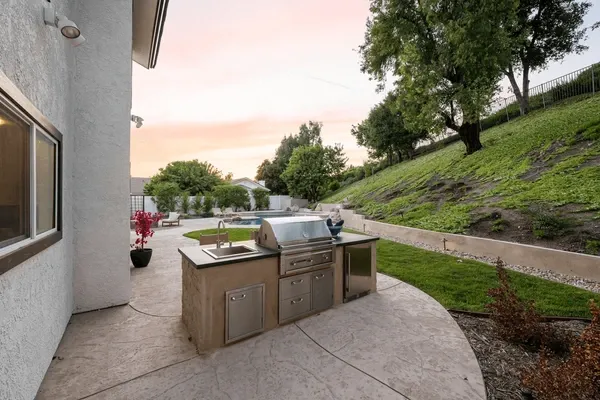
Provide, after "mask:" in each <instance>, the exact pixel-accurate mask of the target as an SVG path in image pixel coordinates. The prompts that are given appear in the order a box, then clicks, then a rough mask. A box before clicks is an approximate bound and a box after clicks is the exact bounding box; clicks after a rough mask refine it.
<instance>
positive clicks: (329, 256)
mask: <svg viewBox="0 0 600 400" xmlns="http://www.w3.org/2000/svg"><path fill="white" fill-rule="evenodd" d="M256 243H257V244H259V245H261V246H264V247H268V248H270V249H273V250H279V251H280V252H281V256H280V258H279V273H280V274H281V275H292V274H296V273H301V272H306V271H311V270H314V269H318V268H321V267H324V266H327V265H329V264H332V263H334V262H335V251H334V246H335V245H334V241H333V239H332V237H331V233H330V232H329V229H328V228H327V224H326V223H325V221H324V220H323V219H322V218H320V217H310V216H309V217H286V218H266V219H264V220H263V222H262V225H261V226H260V229H259V231H258V235H257V237H256Z"/></svg>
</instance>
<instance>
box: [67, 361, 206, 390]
mask: <svg viewBox="0 0 600 400" xmlns="http://www.w3.org/2000/svg"><path fill="white" fill-rule="evenodd" d="M196 357H200V356H199V355H198V354H196V355H195V356H193V357H190V358H186V359H185V360H181V361H177V362H174V363H173V364H169V365H165V366H164V367H160V368H156V369H154V370H152V371H148V372H145V373H143V374H141V375H138V376H135V377H133V378H131V379H127V380H126V381H123V382H119V383H117V384H115V385H112V386H109V387H107V388H104V389H102V390H98V391H97V392H94V393H92V394H88V395H85V396H83V397H80V398H79V399H77V400H85V399H89V398H90V397H92V396H95V395H97V394H99V393H103V392H106V391H107V390H111V389H114V388H116V387H117V386H121V385H124V384H126V383H129V382H132V381H135V380H136V379H139V378H141V377H143V376H146V375H150V374H152V373H154V372H157V371H161V370H163V369H166V368H169V367H172V366H173V365H177V364H181V363H184V362H186V361H190V360H193V359H194V358H196Z"/></svg>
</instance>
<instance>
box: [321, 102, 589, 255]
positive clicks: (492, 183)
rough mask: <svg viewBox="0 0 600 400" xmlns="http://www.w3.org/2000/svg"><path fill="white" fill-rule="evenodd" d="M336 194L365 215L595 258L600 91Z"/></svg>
mask: <svg viewBox="0 0 600 400" xmlns="http://www.w3.org/2000/svg"><path fill="white" fill-rule="evenodd" d="M482 143H483V145H484V149H483V150H482V151H478V152H476V153H475V154H473V155H470V156H464V146H463V144H462V143H460V142H458V143H453V144H451V145H448V146H447V147H445V148H443V149H441V150H438V151H435V152H433V153H430V154H427V155H424V156H422V157H420V158H417V159H415V160H412V161H408V162H403V163H400V164H397V165H395V166H392V167H390V168H387V169H385V170H383V171H381V172H379V173H377V174H375V175H373V176H371V177H369V178H366V179H363V180H361V181H359V182H356V183H354V184H352V185H350V186H347V187H345V188H343V189H342V190H340V191H339V192H337V193H335V194H333V195H332V196H330V197H329V198H327V199H324V200H323V202H324V203H333V202H341V201H343V200H344V199H346V198H347V199H348V201H349V202H350V204H351V206H352V207H353V208H355V209H358V210H359V211H360V212H361V213H363V214H365V215H367V216H368V217H370V218H372V219H376V220H380V221H384V222H388V223H392V224H397V225H405V226H412V227H416V228H422V229H429V230H435V231H441V232H452V233H464V234H468V235H473V236H480V237H489V238H494V239H499V240H507V241H513V242H519V243H528V244H534V245H538V246H545V247H552V248H558V249H563V250H568V251H576V252H586V253H589V254H595V255H600V96H598V95H597V96H595V97H592V98H588V99H586V100H581V101H579V102H576V103H565V104H562V105H557V106H555V107H553V108H550V109H548V110H540V111H536V112H532V113H531V114H529V115H527V116H525V117H520V118H517V119H514V120H512V121H511V122H509V123H506V124H503V125H500V126H498V127H494V128H491V129H489V130H486V131H485V132H483V133H482Z"/></svg>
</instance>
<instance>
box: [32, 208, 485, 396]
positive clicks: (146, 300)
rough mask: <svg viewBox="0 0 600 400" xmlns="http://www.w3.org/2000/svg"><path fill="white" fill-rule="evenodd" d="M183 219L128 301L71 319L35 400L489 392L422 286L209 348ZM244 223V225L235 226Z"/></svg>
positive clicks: (390, 289)
mask: <svg viewBox="0 0 600 400" xmlns="http://www.w3.org/2000/svg"><path fill="white" fill-rule="evenodd" d="M216 221H217V220H215V219H212V220H185V221H183V222H182V226H180V227H173V228H164V229H158V230H157V232H156V234H155V236H154V238H153V239H151V242H150V244H151V247H152V248H153V249H154V255H153V259H152V262H151V263H150V265H149V266H148V267H147V268H145V269H139V270H138V269H132V270H131V279H132V286H133V294H132V298H131V303H130V305H128V306H120V307H115V308H111V309H106V310H100V311H94V312H89V313H85V314H78V315H74V316H73V317H72V318H71V322H70V324H69V326H68V327H67V330H66V332H65V335H64V337H63V339H62V342H61V344H60V346H59V348H58V350H57V352H56V357H55V359H54V361H53V362H52V364H51V366H50V369H49V370H48V372H47V374H46V377H45V379H44V382H43V383H42V386H41V388H40V391H39V393H38V397H37V398H38V399H53V400H54V399H94V400H100V399H277V400H282V399H412V400H435V399H440V400H441V399H443V400H453V399H457V400H458V399H465V400H466V399H469V400H472V399H485V388H484V383H483V378H482V376H481V371H480V369H479V366H478V364H477V360H476V358H475V355H474V354H473V351H472V350H471V347H470V346H469V343H468V342H467V340H466V338H465V337H464V335H463V333H462V331H461V330H460V328H459V327H458V325H457V324H456V323H455V322H454V320H453V319H452V317H451V316H450V315H449V314H448V313H447V312H446V310H444V308H443V307H442V306H441V305H440V304H438V303H437V302H436V301H435V300H434V299H432V298H431V297H429V296H428V295H426V294H425V293H423V292H421V291H419V290H417V289H415V288H414V287H412V286H410V285H407V284H405V283H403V282H400V281H398V280H396V279H393V278H390V277H387V276H385V275H381V274H380V275H378V290H379V291H378V292H377V293H375V294H372V295H370V296H367V297H364V298H362V299H359V300H356V301H353V302H351V303H348V304H345V305H342V306H339V307H336V308H333V309H330V310H328V311H326V312H323V313H321V314H319V315H316V316H313V317H309V318H306V319H304V320H301V321H299V322H297V323H295V324H290V325H287V326H285V327H282V328H279V329H275V330H273V331H269V332H266V333H264V334H262V335H259V336H256V337H254V338H251V339H248V340H246V341H243V342H241V343H238V344H234V345H231V346H228V347H225V348H222V349H219V350H216V351H213V352H211V353H208V354H197V353H196V351H195V348H194V346H193V345H192V344H191V343H190V342H189V341H188V333H187V332H186V330H185V327H184V326H183V324H182V322H181V261H180V256H179V253H178V252H177V248H178V247H182V246H194V245H195V244H196V243H195V242H194V241H193V240H191V239H187V238H185V237H183V236H182V234H183V233H185V232H188V231H191V230H196V229H204V228H208V227H211V228H212V227H216ZM236 227H237V226H236Z"/></svg>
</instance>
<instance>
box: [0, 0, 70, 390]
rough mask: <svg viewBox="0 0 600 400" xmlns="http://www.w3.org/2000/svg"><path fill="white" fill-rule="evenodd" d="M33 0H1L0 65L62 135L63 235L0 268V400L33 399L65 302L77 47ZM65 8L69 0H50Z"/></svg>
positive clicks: (66, 311)
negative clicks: (33, 253)
mask: <svg viewBox="0 0 600 400" xmlns="http://www.w3.org/2000/svg"><path fill="white" fill-rule="evenodd" d="M45 3H46V2H45V1H41V0H5V1H2V7H1V11H0V71H2V73H3V74H4V75H6V76H7V77H8V78H9V79H10V80H11V81H12V82H13V84H14V85H15V86H17V87H18V88H19V89H20V90H21V92H23V94H24V95H25V96H26V97H27V98H28V99H29V100H30V101H31V102H32V103H33V104H34V105H35V106H36V107H37V108H38V109H39V110H40V111H41V112H42V113H43V114H44V115H45V116H46V117H47V118H48V119H49V120H50V121H51V122H52V124H54V125H55V126H56V127H57V128H58V129H59V130H60V131H61V133H62V134H63V146H64V163H63V167H64V175H63V180H64V181H63V189H62V192H63V227H64V230H63V238H62V240H61V241H59V242H58V243H56V244H54V245H53V246H51V247H50V248H48V249H47V250H45V251H43V252H41V253H39V254H37V255H36V256H35V257H33V258H31V259H29V260H27V261H26V262H24V263H22V264H21V265H19V266H17V267H15V268H13V269H11V270H9V271H8V272H6V273H4V274H2V275H0V399H11V400H20V399H27V400H30V399H33V397H34V396H35V393H36V391H37V389H38V387H39V385H40V383H41V381H42V379H43V377H44V373H45V372H46V369H47V368H48V365H49V364H50V361H51V359H52V356H53V355H54V352H55V350H56V348H57V346H58V343H59V342H60V339H61V337H62V334H63V332H64V329H65V327H66V325H67V322H68V321H69V318H70V316H71V311H72V309H73V291H72V280H73V264H72V261H71V260H72V254H73V244H72V242H73V229H72V226H73V222H72V212H71V211H72V196H71V191H72V188H73V181H72V179H71V175H72V171H73V170H72V163H73V157H72V153H73V113H72V108H71V104H72V103H71V95H70V86H71V85H70V78H71V75H72V73H73V54H74V53H75V52H76V51H77V49H73V48H71V46H70V45H69V44H68V43H66V41H64V40H63V39H62V37H61V35H60V33H59V32H58V31H57V30H56V29H53V28H50V27H46V26H44V24H43V22H42V20H41V15H42V13H41V9H42V6H43V4H45ZM52 3H53V4H54V5H55V7H56V8H57V9H59V10H60V11H61V12H63V13H65V14H67V15H69V14H70V12H71V10H70V9H69V3H68V2H67V1H65V0H54V1H53V2H52Z"/></svg>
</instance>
